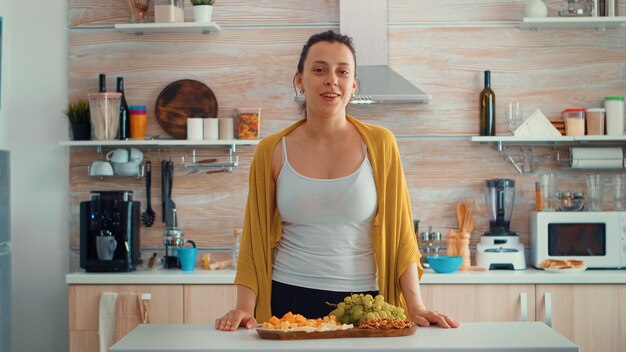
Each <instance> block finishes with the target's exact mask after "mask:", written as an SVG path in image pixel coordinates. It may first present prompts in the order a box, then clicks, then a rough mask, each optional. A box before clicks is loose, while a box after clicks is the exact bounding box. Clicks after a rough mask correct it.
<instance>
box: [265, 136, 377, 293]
mask: <svg viewBox="0 0 626 352" xmlns="http://www.w3.org/2000/svg"><path fill="white" fill-rule="evenodd" d="M286 143H287V142H286V139H285V138H284V137H283V139H282V149H283V160H284V163H283V167H282V168H281V170H280V173H279V175H278V179H277V181H276V183H277V185H276V199H277V207H278V210H279V212H280V217H281V221H282V225H283V233H282V238H281V240H280V243H279V245H278V247H277V249H276V253H275V257H274V263H273V264H274V273H273V277H272V279H273V280H276V281H278V282H282V283H285V284H289V285H295V286H300V287H307V288H313V289H318V290H327V291H355V292H356V291H375V290H378V283H377V278H376V263H375V261H374V249H373V248H372V221H373V218H374V215H375V213H376V206H377V195H376V185H375V183H374V175H373V172H372V166H371V164H370V162H369V159H368V158H367V150H365V158H364V160H363V163H362V164H361V165H360V166H359V167H358V168H357V169H356V171H354V172H353V173H352V174H350V175H348V176H345V177H340V178H334V179H316V178H311V177H306V176H303V175H301V174H299V173H298V172H297V171H296V170H294V169H293V167H291V165H290V164H289V159H288V158H287V144H286ZM363 148H364V149H365V148H366V147H365V145H364V146H363Z"/></svg>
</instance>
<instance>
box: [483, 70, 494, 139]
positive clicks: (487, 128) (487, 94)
mask: <svg viewBox="0 0 626 352" xmlns="http://www.w3.org/2000/svg"><path fill="white" fill-rule="evenodd" d="M479 100H480V101H479V104H480V110H479V114H480V115H479V117H480V135H481V136H495V135H496V93H494V92H493V90H491V71H489V70H487V71H485V88H483V90H482V91H481V92H480V99H479Z"/></svg>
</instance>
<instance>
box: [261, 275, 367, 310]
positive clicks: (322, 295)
mask: <svg viewBox="0 0 626 352" xmlns="http://www.w3.org/2000/svg"><path fill="white" fill-rule="evenodd" d="M351 293H362V294H368V293H369V294H370V295H372V296H374V297H375V296H376V295H377V294H378V291H367V292H335V291H324V290H316V289H312V288H306V287H299V286H292V285H287V284H283V283H281V282H277V281H272V315H275V316H277V317H278V318H282V316H283V315H284V314H285V313H287V312H292V313H293V314H302V315H304V316H305V317H306V318H308V319H316V318H322V317H324V316H325V315H328V313H330V312H331V311H332V310H333V309H335V307H332V306H329V305H328V304H326V302H328V303H335V304H336V303H339V302H342V301H343V299H344V298H345V297H346V296H348V295H350V294H351Z"/></svg>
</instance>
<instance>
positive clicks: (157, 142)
mask: <svg viewBox="0 0 626 352" xmlns="http://www.w3.org/2000/svg"><path fill="white" fill-rule="evenodd" d="M260 141H261V140H260V139H232V140H218V141H208V140H206V141H188V140H186V139H149V140H142V139H128V140H123V141H120V140H110V141H106V140H103V141H61V142H59V144H60V145H63V146H68V147H132V146H147V147H149V146H160V147H162V146H168V147H212V146H227V147H232V146H238V145H239V146H246V145H257V144H259V142H260Z"/></svg>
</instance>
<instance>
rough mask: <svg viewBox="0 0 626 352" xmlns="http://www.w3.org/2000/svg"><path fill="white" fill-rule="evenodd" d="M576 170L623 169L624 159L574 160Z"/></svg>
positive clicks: (573, 164)
mask: <svg viewBox="0 0 626 352" xmlns="http://www.w3.org/2000/svg"><path fill="white" fill-rule="evenodd" d="M571 166H572V168H574V169H621V168H622V167H623V166H622V159H618V160H616V159H593V160H592V159H573V160H572V165H571Z"/></svg>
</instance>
